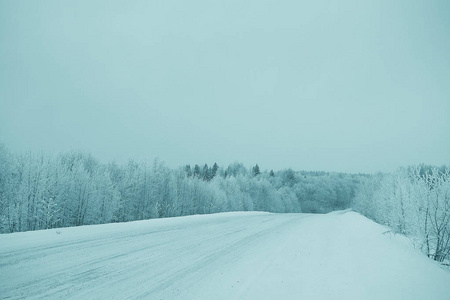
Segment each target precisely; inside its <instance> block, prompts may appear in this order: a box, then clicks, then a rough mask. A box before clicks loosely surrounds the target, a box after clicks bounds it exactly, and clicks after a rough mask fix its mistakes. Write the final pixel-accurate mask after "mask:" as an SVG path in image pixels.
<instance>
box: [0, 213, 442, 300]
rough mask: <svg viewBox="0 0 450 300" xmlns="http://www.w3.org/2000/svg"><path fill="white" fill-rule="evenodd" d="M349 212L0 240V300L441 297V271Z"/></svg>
mask: <svg viewBox="0 0 450 300" xmlns="http://www.w3.org/2000/svg"><path fill="white" fill-rule="evenodd" d="M385 231H386V228H384V227H382V226H380V225H377V224H375V223H373V222H372V221H370V220H368V219H366V218H364V217H362V216H360V215H358V214H356V213H354V212H335V213H331V214H327V215H306V214H269V213H255V212H248V213H247V212H246V213H223V214H216V215H203V216H190V217H180V218H169V219H158V220H149V221H139V222H130V223H122V224H108V225H95V226H83V227H77V228H61V229H52V230H44V231H36V232H25V233H15V234H7V235H1V236H0V298H2V299H10V298H12V299H16V298H42V299H68V298H73V299H450V284H449V283H450V273H449V271H447V270H443V269H441V268H440V267H439V266H438V265H437V264H436V263H434V262H432V261H431V260H429V259H427V258H426V257H425V256H423V255H422V254H421V253H420V252H419V251H417V250H415V249H413V248H412V247H411V245H410V244H409V242H408V240H407V239H406V238H403V237H400V236H398V235H392V234H386V233H385V234H383V232H385Z"/></svg>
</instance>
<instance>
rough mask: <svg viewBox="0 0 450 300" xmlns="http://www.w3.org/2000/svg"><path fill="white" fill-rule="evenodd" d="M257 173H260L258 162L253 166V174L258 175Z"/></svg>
mask: <svg viewBox="0 0 450 300" xmlns="http://www.w3.org/2000/svg"><path fill="white" fill-rule="evenodd" d="M259 174H261V171H260V170H259V166H258V164H256V166H254V167H253V176H258V175H259Z"/></svg>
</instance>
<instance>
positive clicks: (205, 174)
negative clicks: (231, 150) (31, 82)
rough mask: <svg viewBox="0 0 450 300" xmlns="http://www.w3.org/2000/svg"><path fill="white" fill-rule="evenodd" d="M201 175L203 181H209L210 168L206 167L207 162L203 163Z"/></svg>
mask: <svg viewBox="0 0 450 300" xmlns="http://www.w3.org/2000/svg"><path fill="white" fill-rule="evenodd" d="M202 175H203V180H204V181H210V180H211V172H210V170H209V168H208V164H205V165H204V166H203V172H202Z"/></svg>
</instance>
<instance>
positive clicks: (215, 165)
mask: <svg viewBox="0 0 450 300" xmlns="http://www.w3.org/2000/svg"><path fill="white" fill-rule="evenodd" d="M218 169H219V166H218V165H217V164H216V163H214V165H213V167H212V170H211V179H213V178H214V177H216V174H217V170H218Z"/></svg>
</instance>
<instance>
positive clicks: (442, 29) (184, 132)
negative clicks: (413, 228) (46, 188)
mask: <svg viewBox="0 0 450 300" xmlns="http://www.w3.org/2000/svg"><path fill="white" fill-rule="evenodd" d="M449 16H450V2H449V1H406V0H405V1H308V2H306V1H268V0H258V1H231V0H227V1H210V0H204V1H197V0H193V1H180V0H177V1H46V0H40V1H12V0H11V1H5V0H0V141H2V142H3V143H5V144H6V145H7V146H8V147H9V148H10V149H12V150H19V151H25V150H30V149H31V150H44V151H49V152H58V151H66V150H71V149H80V150H83V151H89V152H91V153H92V154H94V155H95V156H97V157H99V158H101V159H102V160H104V161H107V160H110V159H115V160H117V161H118V162H124V161H126V160H127V159H128V158H135V159H153V158H154V157H156V156H158V157H160V158H161V159H162V160H164V161H166V162H167V163H168V164H169V165H171V166H178V165H184V164H187V163H190V164H195V163H199V164H203V163H205V162H207V163H208V164H211V163H214V162H217V163H218V164H219V165H228V164H229V163H231V162H234V161H241V162H243V163H245V164H246V165H247V166H250V165H253V164H255V163H258V164H259V165H260V166H261V168H262V169H274V170H277V169H283V168H288V167H291V168H293V169H297V170H300V169H305V170H328V171H344V172H375V171H391V170H394V169H395V168H397V167H398V166H404V165H408V164H415V163H421V162H423V163H428V164H438V165H441V164H450V118H449V115H450V18H449Z"/></svg>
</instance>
